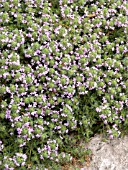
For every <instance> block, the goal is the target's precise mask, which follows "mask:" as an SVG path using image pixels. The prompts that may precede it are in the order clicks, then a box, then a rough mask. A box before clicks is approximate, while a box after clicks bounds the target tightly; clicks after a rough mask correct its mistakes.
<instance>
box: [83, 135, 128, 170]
mask: <svg viewBox="0 0 128 170" xmlns="http://www.w3.org/2000/svg"><path fill="white" fill-rule="evenodd" d="M85 148H89V149H91V150H92V154H93V156H92V160H91V161H90V162H89V164H88V166H86V165H84V168H82V169H81V170H128V136H125V137H124V138H118V139H113V140H106V141H104V140H103V138H102V136H101V135H96V136H95V137H93V138H92V139H91V141H90V142H89V143H87V144H86V145H85Z"/></svg>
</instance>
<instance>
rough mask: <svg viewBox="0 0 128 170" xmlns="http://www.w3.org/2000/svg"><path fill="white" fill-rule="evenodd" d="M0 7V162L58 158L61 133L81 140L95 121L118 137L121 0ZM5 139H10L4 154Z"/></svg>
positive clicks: (15, 1)
mask: <svg viewBox="0 0 128 170" xmlns="http://www.w3.org/2000/svg"><path fill="white" fill-rule="evenodd" d="M0 9H1V10H0V11H2V12H0V25H1V28H0V56H1V60H0V65H1V69H0V79H1V80H0V86H1V87H0V89H1V90H0V100H1V108H0V109H1V113H0V120H1V124H0V126H1V127H2V128H1V130H2V129H3V130H2V133H1V134H0V138H2V141H3V144H4V143H6V148H7V149H4V151H2V149H1V148H0V152H2V153H3V154H2V155H3V156H0V161H1V160H2V159H3V160H4V161H3V164H2V165H0V166H2V168H3V169H4V168H5V169H9V168H15V167H18V166H27V163H26V162H30V159H31V160H33V161H36V162H37V163H39V162H41V161H43V162H44V163H45V161H48V160H49V161H52V160H54V161H56V162H59V161H60V162H61V159H62V158H60V157H61V156H60V155H61V154H62V153H61V151H62V150H63V149H62V148H63V145H64V141H65V139H66V140H69V141H68V142H70V139H68V137H67V136H68V135H70V133H73V132H78V134H79V135H80V134H83V135H84V136H86V137H89V136H90V135H91V134H92V133H93V132H92V128H93V125H95V124H97V120H100V121H101V122H102V123H103V126H105V127H106V132H107V133H108V135H109V137H110V138H113V137H115V136H119V135H120V134H121V128H122V125H123V126H124V127H127V125H128V114H127V107H128V100H127V92H128V91H127V89H128V81H127V78H128V76H127V71H128V67H127V66H128V50H127V47H128V44H127V33H128V22H127V17H128V12H127V10H128V4H127V1H126V0H117V1H116V2H115V1H114V0H106V1H105V0H99V1H94V0H88V1H84V0H80V1H79V2H78V1H76V0H59V1H57V0H53V1H51V0H37V1H33V0H25V1H20V0H12V1H9V2H8V1H7V2H6V1H5V0H2V1H1V4H0ZM83 96H84V100H83V99H82V97H83ZM81 99H82V105H81ZM81 110H82V111H81ZM97 126H98V125H97ZM7 131H8V133H9V134H8V133H7ZM79 135H78V136H79ZM7 137H8V138H9V140H11V141H13V142H14V144H15V143H17V146H16V149H15V150H13V149H12V153H11V154H10V155H8V157H7V156H6V154H7V153H9V151H8V150H10V147H12V148H13V147H14V144H12V146H10V144H7V141H6V138H7ZM78 138H80V136H79V137H78ZM1 146H3V145H1ZM32 146H33V148H32ZM19 150H20V151H22V154H21V153H20V152H19ZM6 152H7V153H6ZM25 152H26V153H25ZM31 152H32V153H31ZM62 155H63V154H62ZM64 155H66V156H67V159H69V160H71V158H72V157H70V154H69V153H68V151H67V153H65V154H64ZM62 157H63V156H62ZM64 157H65V156H64ZM69 157H70V158H69Z"/></svg>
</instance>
